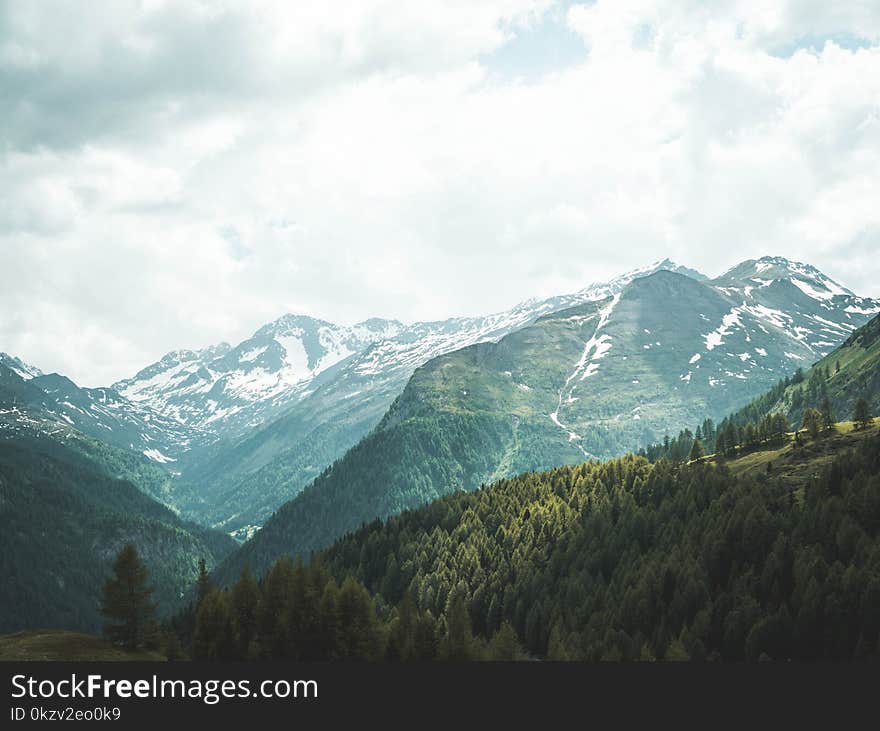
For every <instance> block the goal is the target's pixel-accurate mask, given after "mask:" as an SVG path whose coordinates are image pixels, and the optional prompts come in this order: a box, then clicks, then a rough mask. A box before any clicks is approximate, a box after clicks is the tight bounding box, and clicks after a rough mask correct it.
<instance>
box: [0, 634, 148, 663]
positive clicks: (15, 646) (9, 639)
mask: <svg viewBox="0 0 880 731" xmlns="http://www.w3.org/2000/svg"><path fill="white" fill-rule="evenodd" d="M0 660H3V661H21V660H26V661H57V660H73V661H76V660H86V661H100V662H126V661H132V660H141V661H153V662H161V661H164V660H165V656H164V655H162V654H160V653H158V652H150V651H147V650H138V651H135V652H128V651H126V650H123V649H121V648H119V647H115V646H114V645H111V644H110V643H109V642H107V641H106V640H102V639H101V638H100V637H95V636H94V635H87V634H82V633H80V632H67V631H65V630H29V631H27V632H16V633H15V634H11V635H0Z"/></svg>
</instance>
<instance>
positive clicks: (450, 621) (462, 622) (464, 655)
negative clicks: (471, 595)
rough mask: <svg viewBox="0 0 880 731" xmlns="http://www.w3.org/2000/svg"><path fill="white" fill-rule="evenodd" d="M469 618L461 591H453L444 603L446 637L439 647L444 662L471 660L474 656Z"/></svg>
mask: <svg viewBox="0 0 880 731" xmlns="http://www.w3.org/2000/svg"><path fill="white" fill-rule="evenodd" d="M473 640H474V638H473V635H472V634H471V618H470V615H469V614H468V610H467V604H466V603H465V599H464V592H463V591H453V592H452V593H451V594H450V596H449V600H448V601H447V603H446V636H445V637H444V638H443V642H442V643H441V647H440V656H441V657H442V658H443V659H444V660H472V659H473V655H474V647H473V644H474V642H473Z"/></svg>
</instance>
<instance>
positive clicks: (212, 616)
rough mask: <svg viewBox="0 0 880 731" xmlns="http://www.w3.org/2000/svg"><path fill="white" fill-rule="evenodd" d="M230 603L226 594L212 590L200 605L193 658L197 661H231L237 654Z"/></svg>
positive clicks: (197, 613)
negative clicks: (230, 615)
mask: <svg viewBox="0 0 880 731" xmlns="http://www.w3.org/2000/svg"><path fill="white" fill-rule="evenodd" d="M233 634H234V633H233V629H232V622H231V621H230V617H229V601H228V598H227V596H226V592H224V591H220V590H219V589H212V590H211V591H210V592H209V593H208V595H207V596H206V597H205V598H204V599H203V600H202V602H201V604H199V609H198V611H197V612H196V631H195V636H194V637H193V657H194V658H195V659H196V660H229V659H231V657H232V655H233V654H234V653H235V642H234V637H233Z"/></svg>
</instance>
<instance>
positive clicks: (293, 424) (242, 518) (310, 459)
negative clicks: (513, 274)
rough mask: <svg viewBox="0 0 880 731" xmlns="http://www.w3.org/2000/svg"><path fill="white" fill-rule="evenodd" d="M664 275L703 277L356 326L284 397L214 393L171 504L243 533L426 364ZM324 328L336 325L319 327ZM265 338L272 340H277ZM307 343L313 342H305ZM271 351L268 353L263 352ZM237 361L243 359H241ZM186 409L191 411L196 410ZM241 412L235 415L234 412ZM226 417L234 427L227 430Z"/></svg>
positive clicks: (266, 373)
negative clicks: (245, 427) (356, 344)
mask: <svg viewBox="0 0 880 731" xmlns="http://www.w3.org/2000/svg"><path fill="white" fill-rule="evenodd" d="M662 269H669V270H676V271H682V272H686V273H689V274H693V275H694V276H696V277H701V278H703V279H705V277H703V275H700V274H699V273H697V272H693V270H690V269H686V268H684V267H679V266H678V265H676V264H675V263H673V262H671V261H669V260H668V259H667V260H663V261H659V262H655V263H654V264H651V265H650V266H648V267H644V268H642V269H639V270H634V271H632V272H628V273H627V274H624V275H622V276H620V277H617V278H616V279H613V280H611V281H610V282H607V283H599V284H594V285H591V286H590V287H587V288H585V289H583V290H581V291H580V292H576V293H574V294H571V295H565V296H559V297H552V298H549V299H543V300H542V299H535V300H529V301H527V302H523V303H521V304H520V305H517V306H516V307H514V308H512V309H511V310H509V311H506V312H501V313H497V314H494V315H489V316H486V317H471V318H453V319H450V320H444V321H437V322H423V323H415V324H412V325H408V326H402V325H400V323H396V322H392V321H384V320H371V321H367V323H362V324H361V325H356V326H354V329H356V330H360V331H365V330H366V329H369V332H370V333H371V336H370V337H364V338H363V342H364V343H365V345H364V347H363V348H362V349H361V350H359V351H358V352H356V353H354V354H352V355H349V356H348V357H346V358H342V359H341V360H337V359H333V364H332V365H329V366H328V367H326V368H324V369H321V370H315V371H309V372H307V373H306V372H305V371H303V373H304V375H303V378H302V380H300V381H297V382H295V383H290V384H288V385H289V387H288V388H286V390H285V389H281V390H280V391H277V393H274V395H272V396H271V397H270V398H268V399H266V398H263V397H259V398H257V397H256V394H258V392H257V391H253V392H251V395H254V396H255V400H254V401H253V402H252V403H251V405H250V406H241V404H236V405H232V406H231V407H228V408H227V407H221V406H220V405H219V404H228V403H231V402H227V401H224V400H223V397H222V394H220V395H217V396H216V398H217V404H218V406H217V407H216V408H217V410H218V411H217V413H220V411H221V410H223V409H224V408H226V412H227V415H226V416H225V417H224V418H223V419H222V420H220V421H216V422H211V423H208V424H206V426H205V428H216V429H218V430H227V431H225V432H224V435H223V436H222V437H220V436H218V441H217V442H216V443H215V444H214V445H212V447H211V448H209V449H207V450H203V451H202V453H201V459H198V460H196V461H197V464H187V465H182V466H181V469H182V470H183V471H184V476H185V477H184V479H183V480H182V481H181V484H180V487H179V495H178V503H177V504H178V506H179V507H180V508H181V509H182V510H184V511H185V512H186V513H187V514H188V515H191V516H193V517H194V518H198V519H199V520H203V521H205V522H208V523H209V524H212V525H217V526H218V527H220V526H222V527H223V528H224V530H228V531H230V532H235V531H238V532H239V533H242V534H244V535H248V534H249V533H250V532H251V531H252V530H253V528H254V527H255V526H257V525H259V524H261V523H262V522H263V521H264V520H265V519H266V518H267V517H268V516H269V515H271V512H272V510H274V509H275V508H277V507H278V506H279V505H281V504H282V503H283V502H284V501H285V500H287V499H290V498H291V497H293V496H295V495H296V494H297V493H298V492H299V490H301V489H302V488H303V487H304V486H305V485H306V484H308V483H309V482H310V481H311V480H312V479H314V478H315V477H316V476H317V475H318V474H319V473H320V471H321V470H323V469H324V468H325V467H326V466H327V465H329V464H331V463H332V461H333V460H334V459H337V458H338V457H340V456H342V455H343V454H344V453H345V451H346V450H347V449H349V448H350V447H352V446H354V444H356V443H357V441H358V440H359V439H360V438H362V437H363V436H364V435H366V434H367V433H368V432H369V431H370V429H372V428H373V427H374V426H375V425H376V424H378V422H379V421H380V419H381V418H382V416H383V414H384V413H385V411H386V410H387V409H388V407H389V406H390V405H391V403H392V402H393V401H394V399H395V398H396V397H397V396H398V395H399V394H400V392H401V391H402V390H403V388H404V386H405V385H406V381H407V379H408V378H409V377H410V375H412V373H413V371H414V370H415V368H417V367H418V366H420V365H422V364H423V363H425V362H427V361H428V360H430V359H431V358H433V357H436V356H438V355H442V354H444V353H447V352H450V351H453V350H456V349H459V348H462V347H466V346H468V345H471V344H474V343H478V342H484V341H491V340H497V339H498V338H500V337H502V336H504V335H506V334H508V333H510V332H513V331H515V330H517V329H518V328H521V327H523V326H525V325H527V324H529V323H531V322H534V321H535V320H536V319H537V318H538V317H540V316H541V315H544V314H547V313H549V312H554V311H557V310H560V309H564V308H566V307H570V306H572V305H574V304H578V303H582V302H586V301H593V300H597V299H601V298H603V297H607V296H610V295H613V294H615V293H617V292H619V291H621V290H622V289H623V288H624V287H625V286H626V285H627V284H628V283H629V282H631V281H632V280H633V279H636V278H639V277H644V276H647V275H649V274H651V273H653V272H655V271H658V270H662ZM307 319H308V318H292V317H291V316H287V317H285V318H282V320H279V321H278V323H273V324H272V325H270V326H267V327H266V328H264V329H263V330H262V331H261V332H263V331H265V333H267V334H272V333H277V332H278V329H279V327H280V328H281V331H282V332H287V325H286V324H285V325H284V326H283V327H281V325H280V324H279V323H288V324H289V323H291V322H295V323H303V322H304V321H305V320H307ZM313 322H315V321H313ZM367 325H369V328H367V327H366V326H367ZM321 327H324V328H332V327H336V326H332V325H329V324H327V323H323V324H321ZM305 332H306V329H303V333H305ZM258 336H259V333H258ZM258 336H255V338H257V340H255V341H254V342H249V344H248V345H247V346H246V348H245V347H244V346H239V347H238V348H237V349H236V351H242V350H247V349H250V348H252V346H254V347H255V346H256V345H257V342H259V343H262V344H261V345H259V347H260V348H262V347H264V346H265V345H266V343H265V341H264V340H263V339H260V338H261V337H262V336H260V337H259V338H258ZM272 337H273V338H275V339H276V340H277V336H276V335H275V334H272ZM284 337H288V336H287V335H285V336H284ZM297 337H299V338H300V339H301V340H302V346H301V347H302V348H303V349H305V350H306V351H309V346H308V342H307V338H306V337H305V335H304V334H300V335H298V336H296V337H294V336H290V338H291V339H288V340H285V341H284V342H285V347H294V346H296V347H300V346H299V345H297V343H298V342H299V341H298V340H297ZM309 337H311V338H312V340H314V338H313V337H312V336H311V335H310V336H309ZM291 344H293V345H291ZM269 347H270V349H271V348H272V347H273V346H271V344H270V345H269ZM352 347H353V346H352ZM248 352H250V351H249V350H248ZM267 352H269V351H267ZM232 355H233V354H232V353H229V354H228V355H226V356H224V358H232ZM236 357H237V358H238V360H241V357H240V356H236ZM206 368H207V370H208V371H210V372H211V373H219V372H221V371H223V372H224V373H227V376H226V377H231V375H230V374H232V373H234V374H235V375H234V378H235V379H247V378H252V379H257V380H261V379H262V380H263V381H265V382H268V383H272V384H275V383H276V380H273V379H277V377H278V374H277V370H276V369H275V366H273V365H272V364H271V363H266V364H263V365H260V366H259V367H255V370H247V369H250V368H251V365H248V366H247V369H246V368H245V367H244V366H240V365H235V358H232V360H231V361H230V363H229V364H227V365H223V366H222V367H221V366H218V365H214V364H208V365H207V366H206ZM230 368H231V369H233V370H232V371H230V370H229V369H230ZM190 370H191V369H190ZM150 372H151V373H152V371H150ZM175 378H176V376H175ZM224 383H225V382H221V381H217V382H216V383H215V384H214V385H213V386H211V393H212V394H215V395H216V394H217V393H219V391H221V390H222V388H227V386H226V385H224ZM137 387H138V386H137V385H136V384H129V385H126V386H125V387H122V391H123V393H125V394H127V395H129V396H132V397H134V396H133V391H132V389H134V388H137ZM187 388H188V387H187ZM273 388H275V386H273ZM185 391H186V389H182V390H181V394H180V396H179V397H180V398H183V399H190V398H191V394H188V393H185ZM175 398H177V396H175ZM212 398H214V397H213V396H212ZM149 403H150V404H151V405H152V407H153V408H156V409H159V410H161V409H162V408H163V406H162V404H161V403H157V402H154V401H149ZM193 403H194V404H195V406H194V408H196V407H197V406H198V403H197V402H193ZM239 407H241V409H242V410H241V411H236V412H235V413H234V414H232V411H234V410H235V409H237V408H239ZM230 416H232V417H233V420H234V421H233V422H230ZM230 423H233V428H232V433H230V432H229V431H228V429H229V428H230ZM244 423H247V424H249V425H261V426H258V427H257V428H256V429H252V430H250V431H243V432H241V433H237V432H236V431H235V429H236V428H237V427H235V426H234V424H239V425H240V424H244Z"/></svg>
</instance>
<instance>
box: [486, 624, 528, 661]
mask: <svg viewBox="0 0 880 731" xmlns="http://www.w3.org/2000/svg"><path fill="white" fill-rule="evenodd" d="M522 657H523V651H522V648H521V647H520V644H519V640H518V639H517V637H516V632H514V631H513V627H511V626H510V622H506V621H505V622H502V623H501V627H500V628H499V630H498V631H497V632H496V633H495V636H494V637H493V638H492V642H491V643H490V644H489V659H490V660H496V661H504V660H520V659H522Z"/></svg>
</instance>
